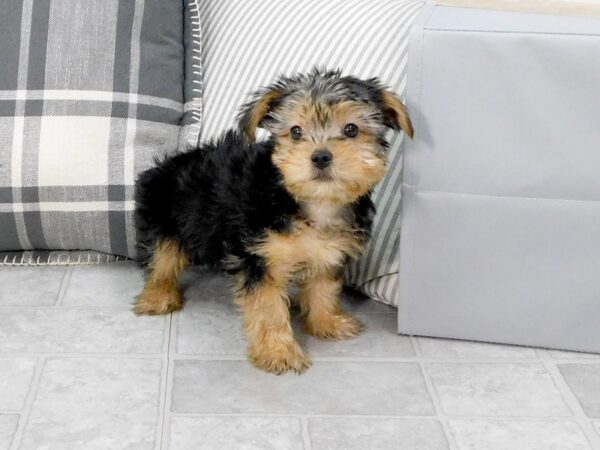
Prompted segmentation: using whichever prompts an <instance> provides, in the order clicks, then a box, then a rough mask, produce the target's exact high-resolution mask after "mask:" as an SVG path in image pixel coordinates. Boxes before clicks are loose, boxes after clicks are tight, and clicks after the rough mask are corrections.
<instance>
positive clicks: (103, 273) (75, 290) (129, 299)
mask: <svg viewBox="0 0 600 450" xmlns="http://www.w3.org/2000/svg"><path fill="white" fill-rule="evenodd" d="M143 286H144V271H143V270H142V269H141V268H139V267H138V266H137V265H136V264H135V263H134V262H131V261H129V262H120V263H113V264H100V265H95V266H76V267H74V268H73V272H72V273H71V277H70V280H69V284H68V286H67V289H66V292H65V297H64V299H63V301H62V304H63V305H78V306H81V305H85V306H98V307H104V306H111V307H113V306H118V307H123V308H131V306H132V305H133V303H134V301H135V297H136V295H138V294H139V293H140V292H141V291H142V288H143Z"/></svg>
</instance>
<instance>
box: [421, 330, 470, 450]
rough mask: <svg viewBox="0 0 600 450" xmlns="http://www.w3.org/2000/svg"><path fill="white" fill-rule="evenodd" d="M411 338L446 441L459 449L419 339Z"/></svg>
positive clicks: (450, 445)
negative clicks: (424, 361) (426, 364)
mask: <svg viewBox="0 0 600 450" xmlns="http://www.w3.org/2000/svg"><path fill="white" fill-rule="evenodd" d="M409 339H410V342H411V344H412V346H413V348H414V351H415V355H416V357H417V360H418V361H419V369H420V370H421V374H422V376H423V380H424V381H425V387H426V389H427V392H428V393H429V397H430V398H431V401H432V403H433V407H434V409H435V415H436V417H437V418H438V419H439V421H440V424H441V425H442V429H443V430H444V436H446V441H447V442H448V446H449V447H450V450H457V448H458V447H457V445H456V442H455V441H454V437H453V436H452V433H451V432H450V425H449V423H448V418H447V417H446V415H445V414H444V408H443V407H442V402H441V400H440V398H439V396H438V394H437V391H436V390H435V387H434V386H433V382H432V381H431V377H430V376H429V373H428V372H427V368H426V367H425V364H423V362H422V359H421V348H420V347H419V344H418V342H417V339H415V337H413V336H411V337H410V338H409Z"/></svg>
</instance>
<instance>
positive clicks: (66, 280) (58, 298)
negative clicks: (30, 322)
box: [52, 266, 73, 307]
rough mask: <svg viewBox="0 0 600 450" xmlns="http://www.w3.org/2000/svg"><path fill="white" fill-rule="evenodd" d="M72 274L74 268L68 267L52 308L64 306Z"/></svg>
mask: <svg viewBox="0 0 600 450" xmlns="http://www.w3.org/2000/svg"><path fill="white" fill-rule="evenodd" d="M72 272H73V266H68V267H67V268H66V270H65V272H64V273H63V276H62V279H61V280H60V288H59V289H58V293H57V295H56V299H55V300H54V304H53V305H52V306H54V307H56V306H59V305H61V304H62V301H63V299H64V298H65V295H66V293H67V288H68V287H69V282H70V281H71V273H72Z"/></svg>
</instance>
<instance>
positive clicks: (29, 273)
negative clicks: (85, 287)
mask: <svg viewBox="0 0 600 450" xmlns="http://www.w3.org/2000/svg"><path fill="white" fill-rule="evenodd" d="M66 270H67V269H66V268H65V267H48V266H46V267H6V266H5V267H0V305H15V306H43V305H53V304H54V303H55V302H56V300H57V299H58V292H59V290H60V285H61V282H62V279H63V276H64V274H65V271H66Z"/></svg>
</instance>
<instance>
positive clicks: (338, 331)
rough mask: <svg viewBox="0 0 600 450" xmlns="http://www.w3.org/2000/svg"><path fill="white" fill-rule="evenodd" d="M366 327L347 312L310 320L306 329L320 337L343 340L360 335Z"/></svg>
mask: <svg viewBox="0 0 600 450" xmlns="http://www.w3.org/2000/svg"><path fill="white" fill-rule="evenodd" d="M364 329H365V327H364V326H363V324H362V323H360V322H359V321H358V320H356V319H355V318H354V317H352V316H349V315H347V314H332V315H329V316H324V317H319V318H318V319H314V318H313V319H312V320H308V321H307V323H306V327H305V330H306V332H307V333H308V334H311V335H313V336H315V337H317V338H319V339H327V340H342V339H351V338H353V337H356V336H358V335H359V334H360V333H361V332H362V331H363V330H364Z"/></svg>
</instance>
